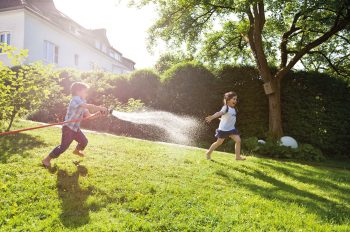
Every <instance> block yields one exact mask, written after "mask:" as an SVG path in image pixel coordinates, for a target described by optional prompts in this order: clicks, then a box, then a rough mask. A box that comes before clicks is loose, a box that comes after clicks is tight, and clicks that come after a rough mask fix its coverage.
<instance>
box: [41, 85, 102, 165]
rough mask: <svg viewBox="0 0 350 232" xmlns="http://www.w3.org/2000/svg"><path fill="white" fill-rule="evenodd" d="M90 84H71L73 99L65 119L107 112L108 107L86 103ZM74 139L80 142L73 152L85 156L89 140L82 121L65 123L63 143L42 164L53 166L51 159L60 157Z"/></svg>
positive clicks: (69, 119) (75, 118)
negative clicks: (92, 112)
mask: <svg viewBox="0 0 350 232" xmlns="http://www.w3.org/2000/svg"><path fill="white" fill-rule="evenodd" d="M88 90H89V86H88V85H86V84H84V83H81V82H75V83H73V84H72V86H71V94H72V99H71V101H70V103H69V106H68V109H67V114H66V117H65V121H71V120H77V119H82V118H86V117H90V116H93V115H91V114H90V112H89V111H95V112H96V111H99V112H98V113H96V114H95V115H96V117H98V116H100V115H101V112H102V114H106V113H107V111H108V110H107V108H106V107H102V106H96V105H92V104H87V103H86V97H87V95H88ZM73 140H75V141H77V142H78V145H77V146H76V148H75V150H74V152H73V154H75V155H78V156H81V157H84V153H83V152H82V151H83V150H84V149H85V147H86V146H87V143H88V140H87V138H86V137H85V135H84V134H83V132H82V131H81V130H80V121H78V122H70V123H65V124H63V126H62V139H61V144H60V145H59V146H57V147H56V148H55V149H53V150H52V151H51V153H50V154H49V155H48V156H47V157H46V158H45V159H43V160H42V164H43V165H44V167H46V168H50V167H51V163H50V161H51V160H52V159H54V158H57V157H59V156H60V155H61V154H62V153H63V152H65V151H66V150H67V149H68V147H69V146H70V144H71V143H72V142H73Z"/></svg>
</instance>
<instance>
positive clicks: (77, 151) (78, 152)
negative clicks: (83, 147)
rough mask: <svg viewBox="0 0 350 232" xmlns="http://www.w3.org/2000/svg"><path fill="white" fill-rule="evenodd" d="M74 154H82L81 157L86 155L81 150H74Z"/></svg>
mask: <svg viewBox="0 0 350 232" xmlns="http://www.w3.org/2000/svg"><path fill="white" fill-rule="evenodd" d="M73 154H74V155H78V156H80V157H84V156H85V155H84V153H82V152H81V151H79V150H74V151H73Z"/></svg>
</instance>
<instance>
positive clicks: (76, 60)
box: [74, 54, 79, 66]
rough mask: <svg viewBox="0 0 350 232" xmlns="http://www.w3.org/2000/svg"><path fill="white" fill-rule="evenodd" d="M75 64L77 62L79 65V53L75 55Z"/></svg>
mask: <svg viewBox="0 0 350 232" xmlns="http://www.w3.org/2000/svg"><path fill="white" fill-rule="evenodd" d="M74 64H75V65H76V66H78V65H79V55H77V54H75V55H74Z"/></svg>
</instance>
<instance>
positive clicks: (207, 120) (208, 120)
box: [205, 116, 213, 123]
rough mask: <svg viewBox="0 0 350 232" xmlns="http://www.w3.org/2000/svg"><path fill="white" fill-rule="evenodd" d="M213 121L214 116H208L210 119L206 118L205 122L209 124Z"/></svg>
mask: <svg viewBox="0 0 350 232" xmlns="http://www.w3.org/2000/svg"><path fill="white" fill-rule="evenodd" d="M212 120H213V117H212V116H208V117H206V118H205V121H206V122H207V123H210V122H211V121H212Z"/></svg>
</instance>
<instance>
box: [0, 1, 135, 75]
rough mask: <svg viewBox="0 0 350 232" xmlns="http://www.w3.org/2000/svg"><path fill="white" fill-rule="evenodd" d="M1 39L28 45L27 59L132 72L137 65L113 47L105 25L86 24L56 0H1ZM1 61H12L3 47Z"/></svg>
mask: <svg viewBox="0 0 350 232" xmlns="http://www.w3.org/2000/svg"><path fill="white" fill-rule="evenodd" d="M0 42H1V43H7V44H9V45H11V46H15V47H17V48H19V49H28V50H29V55H28V57H27V60H26V63H32V62H35V61H42V62H43V63H44V64H55V66H57V67H59V68H63V67H71V68H76V69H79V70H86V71H87V70H92V69H99V70H104V71H107V72H112V73H126V72H130V71H132V70H134V66H135V62H133V61H132V60H130V59H128V58H125V57H123V54H122V53H121V52H119V51H118V50H117V49H115V48H113V47H112V45H111V44H110V43H109V41H108V38H107V36H106V29H96V30H89V29H86V28H84V27H83V26H81V25H79V24H78V23H76V22H75V21H74V20H72V19H71V18H69V17H68V16H66V15H64V14H63V13H62V12H60V11H59V10H57V9H56V7H55V4H54V2H53V0H0ZM0 61H1V62H3V63H4V64H5V65H10V61H9V60H8V58H7V55H6V54H4V53H1V51H0Z"/></svg>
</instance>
